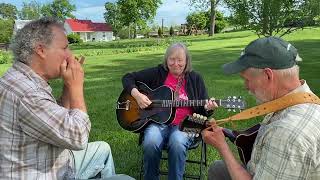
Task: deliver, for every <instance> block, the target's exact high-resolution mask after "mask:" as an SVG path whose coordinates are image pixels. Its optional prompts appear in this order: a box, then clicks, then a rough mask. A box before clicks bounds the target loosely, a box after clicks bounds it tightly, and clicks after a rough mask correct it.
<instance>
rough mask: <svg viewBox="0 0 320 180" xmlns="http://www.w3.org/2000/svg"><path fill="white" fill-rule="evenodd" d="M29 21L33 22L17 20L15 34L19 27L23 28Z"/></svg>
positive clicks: (14, 28)
mask: <svg viewBox="0 0 320 180" xmlns="http://www.w3.org/2000/svg"><path fill="white" fill-rule="evenodd" d="M29 22H31V20H15V21H14V27H13V34H15V33H16V32H17V31H18V30H19V29H22V28H23V27H24V26H25V25H26V24H28V23H29Z"/></svg>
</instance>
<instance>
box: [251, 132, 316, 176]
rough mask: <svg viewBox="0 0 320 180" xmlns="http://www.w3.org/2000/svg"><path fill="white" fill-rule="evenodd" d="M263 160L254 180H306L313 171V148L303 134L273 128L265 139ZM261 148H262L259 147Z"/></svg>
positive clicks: (257, 168) (260, 144)
mask: <svg viewBox="0 0 320 180" xmlns="http://www.w3.org/2000/svg"><path fill="white" fill-rule="evenodd" d="M256 146H257V147H256V148H261V149H262V150H261V156H260V157H261V159H260V160H258V161H259V163H258V164H256V167H255V174H254V178H253V179H259V180H264V179H265V180H267V179H283V180H291V179H304V178H305V177H307V176H308V173H309V172H310V169H311V162H312V160H311V156H312V155H311V154H312V148H311V146H310V141H308V140H307V139H306V138H305V137H304V136H303V135H302V134H301V133H299V132H294V131H293V130H289V129H288V128H284V127H272V128H270V130H268V132H266V134H265V135H264V137H263V140H262V143H258V144H256ZM259 146H260V147H259Z"/></svg>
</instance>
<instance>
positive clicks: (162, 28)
mask: <svg viewBox="0 0 320 180" xmlns="http://www.w3.org/2000/svg"><path fill="white" fill-rule="evenodd" d="M161 31H162V34H164V32H163V18H162V22H161Z"/></svg>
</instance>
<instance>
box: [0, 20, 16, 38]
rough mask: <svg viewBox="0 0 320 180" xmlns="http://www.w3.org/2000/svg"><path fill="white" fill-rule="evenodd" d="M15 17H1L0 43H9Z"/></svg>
mask: <svg viewBox="0 0 320 180" xmlns="http://www.w3.org/2000/svg"><path fill="white" fill-rule="evenodd" d="M13 24H14V20H13V19H0V29H1V31H0V43H9V42H10V39H11V36H12V32H13Z"/></svg>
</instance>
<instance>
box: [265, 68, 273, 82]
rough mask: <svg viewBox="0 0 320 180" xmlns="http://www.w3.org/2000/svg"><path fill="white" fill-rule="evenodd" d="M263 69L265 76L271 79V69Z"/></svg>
mask: <svg viewBox="0 0 320 180" xmlns="http://www.w3.org/2000/svg"><path fill="white" fill-rule="evenodd" d="M263 71H264V73H265V75H266V76H267V79H268V80H273V77H274V74H273V71H272V69H270V68H265V69H264V70H263Z"/></svg>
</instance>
